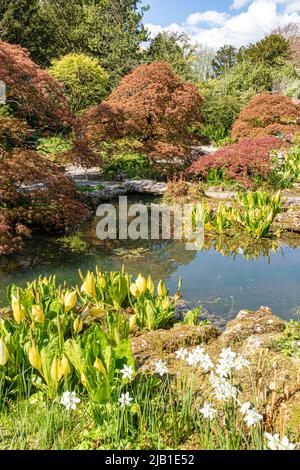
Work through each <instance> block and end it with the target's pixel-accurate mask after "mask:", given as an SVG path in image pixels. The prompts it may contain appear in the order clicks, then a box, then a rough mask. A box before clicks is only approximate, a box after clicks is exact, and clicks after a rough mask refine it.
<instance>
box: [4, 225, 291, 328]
mask: <svg viewBox="0 0 300 470" xmlns="http://www.w3.org/2000/svg"><path fill="white" fill-rule="evenodd" d="M96 223H97V220H94V221H92V222H91V224H90V225H89V226H88V227H87V228H86V229H85V230H84V231H83V232H81V233H80V234H79V235H80V237H81V238H82V239H83V240H84V241H85V242H86V243H87V244H88V249H87V251H86V252H84V253H76V252H72V251H69V250H67V249H66V248H64V247H63V246H62V245H61V244H59V243H57V242H56V241H55V240H54V239H49V238H48V239H47V238H45V237H36V238H35V239H34V240H33V241H32V242H31V243H30V244H28V245H27V247H26V249H25V251H24V252H22V253H21V254H19V255H15V256H10V257H0V296H1V297H0V302H1V304H5V299H4V297H5V290H6V287H7V285H9V284H10V283H16V284H19V285H24V284H25V283H26V282H27V281H29V280H31V279H33V278H34V277H36V276H38V275H40V274H42V275H44V274H46V275H50V274H55V273H57V277H58V280H59V281H63V280H66V281H67V282H68V283H69V284H75V283H78V282H79V277H78V269H79V268H81V269H82V270H88V269H94V267H95V265H100V266H101V268H102V269H103V270H119V269H121V267H122V265H125V268H126V270H127V271H128V272H130V273H132V274H133V275H138V274H139V272H143V273H145V274H151V276H152V277H153V279H154V280H155V281H158V280H159V279H161V278H164V279H166V281H167V284H168V287H169V288H170V289H171V290H172V291H175V289H176V287H177V283H178V279H179V277H180V276H182V278H183V295H184V297H185V298H186V299H188V300H190V301H191V302H192V303H193V305H203V306H204V307H205V308H206V309H207V310H209V312H210V313H212V314H213V315H216V316H218V317H222V318H225V319H226V320H227V319H229V318H232V317H234V316H235V314H236V313H237V312H238V311H239V310H240V309H242V308H248V309H257V308H259V307H260V306H261V305H268V306H270V307H271V308H272V309H273V310H274V312H275V313H277V314H279V315H280V316H282V317H284V318H291V317H292V314H293V312H296V311H297V309H299V306H300V269H299V264H300V244H299V238H298V239H297V238H287V239H285V240H283V241H281V242H279V241H274V240H267V241H261V242H255V243H254V242H253V241H251V240H249V238H243V237H240V236H235V237H225V236H219V237H217V238H214V237H212V236H209V237H206V239H205V245H204V249H203V250H202V251H200V252H193V251H187V250H185V248H184V244H183V243H180V242H178V241H165V240H160V241H136V242H134V241H123V242H118V241H106V242H103V241H100V240H98V239H97V237H96V231H95V226H96Z"/></svg>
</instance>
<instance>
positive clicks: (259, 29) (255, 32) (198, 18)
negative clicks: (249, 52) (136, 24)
mask: <svg viewBox="0 0 300 470" xmlns="http://www.w3.org/2000/svg"><path fill="white" fill-rule="evenodd" d="M246 3H248V1H247V2H246V1H245V0H234V3H233V4H232V8H233V5H235V8H237V7H238V5H240V6H244V5H245V4H246ZM290 22H295V23H299V24H300V0H252V1H251V3H250V5H249V6H248V8H247V10H246V11H242V12H234V11H232V13H231V14H228V13H224V12H217V11H213V10H208V11H206V12H196V13H193V14H192V15H190V16H189V17H188V18H187V19H186V21H184V22H182V23H181V24H176V23H174V24H171V25H169V26H167V27H164V28H163V27H161V26H159V25H153V24H148V25H146V26H147V27H148V29H149V31H150V32H151V36H152V37H155V35H157V34H158V33H159V32H161V31H174V32H187V33H189V34H190V36H191V39H192V40H193V41H194V42H196V41H197V42H199V43H202V44H206V45H207V46H210V47H213V48H219V47H221V46H223V45H224V44H233V45H234V46H236V47H240V46H244V45H247V44H249V43H250V42H255V41H257V40H259V39H261V38H263V37H264V36H265V35H266V34H268V33H269V32H270V31H271V30H272V29H274V28H275V27H276V26H278V25H281V26H282V25H285V24H287V23H290Z"/></svg>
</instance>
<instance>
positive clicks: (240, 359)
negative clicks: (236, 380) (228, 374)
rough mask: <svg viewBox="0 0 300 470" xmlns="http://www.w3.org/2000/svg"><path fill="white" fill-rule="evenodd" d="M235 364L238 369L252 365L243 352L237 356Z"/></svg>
mask: <svg viewBox="0 0 300 470" xmlns="http://www.w3.org/2000/svg"><path fill="white" fill-rule="evenodd" d="M234 364H235V370H237V371H240V370H242V369H243V368H244V367H249V366H250V362H249V361H247V359H245V358H244V357H243V356H242V355H241V354H239V355H238V356H237V358H236V359H235V361H234Z"/></svg>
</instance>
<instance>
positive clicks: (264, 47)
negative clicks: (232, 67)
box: [238, 34, 291, 67]
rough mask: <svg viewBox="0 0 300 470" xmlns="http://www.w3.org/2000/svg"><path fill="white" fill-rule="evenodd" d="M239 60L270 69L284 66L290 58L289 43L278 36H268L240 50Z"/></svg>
mask: <svg viewBox="0 0 300 470" xmlns="http://www.w3.org/2000/svg"><path fill="white" fill-rule="evenodd" d="M238 55H239V60H245V59H246V60H249V61H251V62H252V63H264V64H267V65H270V66H271V67H278V66H282V65H284V63H285V61H286V60H287V59H289V58H290V56H291V51H290V46H289V42H288V40H287V39H285V38H284V37H283V36H281V35H280V34H270V35H269V36H266V37H265V38H264V39H262V40H261V41H257V42H256V43H255V44H250V45H249V46H248V47H245V48H241V49H240V51H239V54H238Z"/></svg>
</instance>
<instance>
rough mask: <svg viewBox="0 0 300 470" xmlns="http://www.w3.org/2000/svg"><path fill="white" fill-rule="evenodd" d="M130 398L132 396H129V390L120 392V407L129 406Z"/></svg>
mask: <svg viewBox="0 0 300 470" xmlns="http://www.w3.org/2000/svg"><path fill="white" fill-rule="evenodd" d="M132 400H133V398H131V397H130V396H129V392H126V393H122V395H121V398H119V403H120V404H121V407H122V408H124V407H125V406H130V403H131V402H132Z"/></svg>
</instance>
